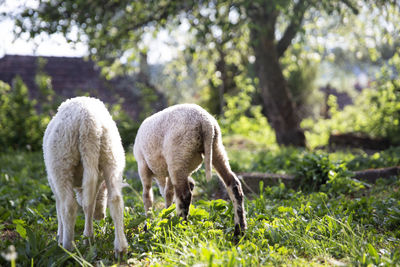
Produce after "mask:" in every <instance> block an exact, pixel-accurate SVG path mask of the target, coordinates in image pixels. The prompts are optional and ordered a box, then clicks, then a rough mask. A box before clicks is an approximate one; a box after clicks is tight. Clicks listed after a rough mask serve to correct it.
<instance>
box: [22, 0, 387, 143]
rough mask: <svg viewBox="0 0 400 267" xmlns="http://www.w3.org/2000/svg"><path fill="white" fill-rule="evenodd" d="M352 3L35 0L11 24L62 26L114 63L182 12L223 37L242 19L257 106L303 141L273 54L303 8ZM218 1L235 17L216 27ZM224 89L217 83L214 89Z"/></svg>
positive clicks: (288, 38) (283, 139)
mask: <svg viewBox="0 0 400 267" xmlns="http://www.w3.org/2000/svg"><path fill="white" fill-rule="evenodd" d="M383 2H385V1H383ZM356 3H357V1H355V0H333V1H329V0H323V1H317V0H297V1H289V0H269V1H267V0H255V1H250V0H230V1H228V0H205V1H177V0H152V1H145V0H140V1H130V0H120V1H105V0H98V1H86V0H63V1H61V0H54V1H40V4H39V6H38V7H37V8H27V9H26V10H25V11H23V12H22V13H20V14H18V15H17V16H16V25H17V32H20V33H23V32H29V33H30V36H31V37H33V36H36V35H38V34H41V33H42V32H47V33H50V34H52V33H56V32H61V33H63V34H64V36H65V37H66V38H67V39H68V40H70V41H73V42H76V41H82V40H83V41H85V42H86V43H87V44H88V46H89V47H90V52H91V54H92V57H93V58H94V59H95V60H105V61H113V60H118V58H120V57H121V56H122V55H124V56H125V57H129V55H133V56H134V55H135V51H137V44H138V43H139V42H140V39H141V38H142V36H143V35H144V33H146V32H149V31H150V30H151V29H152V28H153V29H160V28H162V27H166V26H167V24H168V23H170V22H175V23H176V22H177V23H179V22H180V21H181V19H182V18H187V19H189V20H190V21H193V24H192V27H196V24H199V23H202V24H203V25H206V26H207V27H206V28H207V29H209V30H210V31H212V30H213V29H219V30H220V31H221V32H222V33H225V36H229V34H230V33H232V32H233V33H234V31H235V30H236V29H237V28H238V26H237V25H243V24H244V25H246V27H247V28H248V29H249V31H250V38H249V40H248V42H249V47H251V48H252V53H253V54H254V56H255V62H254V64H255V70H256V77H257V78H258V87H259V89H260V92H261V95H262V100H263V112H264V114H265V115H266V116H267V118H268V120H269V122H270V124H271V125H272V127H273V128H274V130H275V132H276V137H277V141H278V143H279V144H283V145H295V146H305V137H304V133H303V131H302V130H301V129H300V126H299V123H300V121H299V118H298V116H297V113H296V107H295V106H294V104H293V100H292V97H291V95H290V91H289V89H288V85H287V82H286V80H285V78H284V76H283V73H282V67H281V64H280V58H281V57H282V56H283V54H284V53H285V51H286V50H287V49H288V47H290V46H291V44H292V42H293V40H294V39H295V37H296V36H297V35H298V33H299V32H301V30H302V23H303V19H304V14H305V12H306V11H309V12H313V13H315V15H316V16H317V15H320V14H321V13H323V12H327V13H329V14H330V13H333V12H344V10H346V9H350V10H351V11H352V12H354V13H356V12H357V4H356ZM220 6H225V8H226V9H227V10H228V12H225V13H224V14H225V16H231V14H233V13H236V14H237V21H236V23H233V22H232V21H231V20H230V19H229V18H228V19H225V20H224V21H225V23H224V24H223V25H222V26H223V27H222V28H221V25H216V23H215V21H216V20H215V14H214V12H209V13H208V14H207V10H213V9H217V10H218V7H220ZM168 25H169V24H168ZM279 37H280V38H279ZM224 40H225V39H223V40H222V41H224ZM219 44H221V45H222V44H223V42H221V43H219ZM217 48H218V47H217ZM223 58H224V54H223V50H221V51H220V59H221V60H222V61H220V64H222V65H220V66H219V67H220V68H224V65H223V64H224V61H223ZM221 74H223V73H221ZM222 86H224V84H223V85H222ZM224 90H225V88H224V87H222V88H221V92H223V91H224Z"/></svg>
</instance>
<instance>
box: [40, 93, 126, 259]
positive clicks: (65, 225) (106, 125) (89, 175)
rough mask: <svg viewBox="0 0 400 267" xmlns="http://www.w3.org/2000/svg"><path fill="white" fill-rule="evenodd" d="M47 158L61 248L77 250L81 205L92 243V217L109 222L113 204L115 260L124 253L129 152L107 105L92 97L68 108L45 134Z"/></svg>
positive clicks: (68, 103)
mask: <svg viewBox="0 0 400 267" xmlns="http://www.w3.org/2000/svg"><path fill="white" fill-rule="evenodd" d="M43 155H44V162H45V166H46V171H47V178H48V181H49V184H50V187H51V189H52V191H53V194H54V196H55V199H56V210H57V220H58V231H57V236H58V242H59V243H60V244H61V245H62V246H63V247H64V248H66V249H68V250H71V249H72V241H73V240H74V227H75V219H76V214H77V208H78V204H79V205H80V206H81V207H82V208H83V212H84V214H85V228H84V232H83V234H84V236H86V237H88V238H89V240H90V239H93V217H94V218H95V219H102V218H104V217H105V209H106V205H107V201H108V204H109V208H110V214H111V217H112V219H113V221H114V226H115V240H114V249H115V255H116V256H118V255H120V254H121V253H123V252H125V251H126V250H127V248H128V243H127V240H126V237H125V234H124V224H123V215H124V213H123V212H124V210H123V209H124V203H123V198H122V193H121V191H122V173H123V170H124V168H125V152H124V149H123V147H122V144H121V138H120V135H119V132H118V129H117V127H116V125H115V122H114V121H113V119H112V118H111V116H110V114H109V113H108V111H107V109H106V107H105V106H104V104H103V103H102V102H101V101H100V100H98V99H95V98H91V97H76V98H72V99H69V100H66V101H65V102H63V103H62V104H61V105H60V107H59V108H58V110H57V114H56V115H55V116H54V117H53V118H52V119H51V121H50V123H49V124H48V126H47V128H46V131H45V134H44V138H43ZM74 193H75V194H74ZM74 195H76V198H75V197H74Z"/></svg>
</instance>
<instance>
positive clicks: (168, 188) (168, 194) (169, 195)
mask: <svg viewBox="0 0 400 267" xmlns="http://www.w3.org/2000/svg"><path fill="white" fill-rule="evenodd" d="M164 196H165V208H166V209H167V208H168V207H169V206H171V204H172V201H173V199H174V186H173V185H172V182H171V178H169V177H167V181H166V185H165V189H164Z"/></svg>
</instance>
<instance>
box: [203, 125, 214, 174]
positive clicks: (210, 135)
mask: <svg viewBox="0 0 400 267" xmlns="http://www.w3.org/2000/svg"><path fill="white" fill-rule="evenodd" d="M202 128H203V140H204V142H203V145H204V165H205V168H206V179H207V181H208V182H209V181H211V177H212V171H211V164H212V157H213V154H212V151H213V149H212V148H213V143H214V137H215V134H214V126H213V125H212V123H211V122H210V121H205V122H203V125H202Z"/></svg>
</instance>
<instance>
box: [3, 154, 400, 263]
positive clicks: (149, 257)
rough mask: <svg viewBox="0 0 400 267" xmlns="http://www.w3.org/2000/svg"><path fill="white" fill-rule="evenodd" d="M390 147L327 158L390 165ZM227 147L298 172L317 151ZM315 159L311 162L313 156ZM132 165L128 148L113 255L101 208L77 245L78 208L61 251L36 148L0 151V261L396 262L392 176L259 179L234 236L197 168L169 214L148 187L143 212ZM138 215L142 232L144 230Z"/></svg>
mask: <svg viewBox="0 0 400 267" xmlns="http://www.w3.org/2000/svg"><path fill="white" fill-rule="evenodd" d="M399 151H400V149H398V148H397V149H396V148H393V149H391V150H388V151H383V152H380V153H377V154H372V155H368V154H366V153H364V152H362V151H359V152H345V153H344V152H337V153H332V154H330V155H329V156H328V158H329V160H331V161H332V162H333V161H336V160H338V159H342V160H344V162H345V164H346V167H347V168H348V169H350V170H356V169H363V168H370V167H384V166H391V165H398V160H399V157H398V155H399V153H400V152H399ZM229 154H230V157H231V163H232V166H233V167H234V168H235V170H237V171H270V172H288V173H296V172H298V171H299V166H301V167H302V169H301V170H302V171H303V172H302V173H303V174H304V173H305V174H304V175H307V172H308V171H309V169H307V168H308V167H307V166H308V165H306V163H305V161H304V159H305V158H310V154H312V155H314V154H315V155H317V154H321V155H322V154H323V152H314V153H310V152H306V151H300V150H296V149H286V150H275V151H267V150H258V151H256V152H246V151H243V150H242V151H241V152H240V153H239V152H237V151H234V150H231V151H230V152H229ZM313 159H314V158H313ZM315 159H316V160H317V163H318V162H319V161H318V160H320V158H318V157H315ZM324 160H326V159H324ZM329 162H330V161H329ZM318 164H319V163H318ZM318 164H317V165H318ZM326 166H328V168H333V167H329V166H336V165H332V164H328V165H326ZM341 166H342V165H341ZM135 168H136V165H135V162H134V159H133V157H132V156H131V155H130V153H128V154H127V168H126V172H125V173H126V177H125V178H126V180H127V182H128V183H129V184H130V185H131V186H130V187H128V188H125V189H124V191H123V193H124V200H125V206H126V207H125V216H124V223H125V233H126V235H127V239H128V243H129V251H128V253H127V255H125V256H124V258H123V259H121V261H120V262H118V261H117V260H115V258H114V254H113V240H114V230H113V222H112V220H111V218H110V216H107V218H106V219H104V220H101V221H97V222H96V223H95V226H94V227H95V242H94V244H91V245H87V246H85V245H84V244H83V239H84V238H83V236H82V233H83V226H84V217H83V216H82V214H80V215H79V216H78V218H77V223H76V227H75V231H76V236H75V244H76V247H75V249H74V250H73V251H72V252H68V251H65V250H64V249H63V248H62V247H59V246H58V245H57V242H56V232H57V219H56V210H55V203H54V198H53V194H52V192H51V190H50V188H49V186H48V184H47V179H46V174H45V170H44V165H43V159H42V155H41V153H39V152H12V153H3V154H0V240H1V242H0V252H1V253H2V256H1V257H0V265H1V266H8V265H10V264H11V263H10V261H11V262H13V263H14V264H16V265H17V266H60V265H66V266H80V265H81V266H103V265H104V266H109V265H113V264H118V263H119V264H121V265H132V266H137V265H139V266H140V265H144V266H149V265H152V266H186V265H196V266H265V265H266V266H270V265H301V266H312V265H314V266H320V265H339V266H340V265H358V266H368V265H387V266H393V265H400V228H399V226H398V225H400V191H399V189H400V181H399V179H398V177H393V178H392V179H387V180H379V181H378V183H377V184H376V185H374V186H372V187H362V186H355V187H354V188H353V190H350V191H346V192H347V193H343V191H342V190H337V186H336V187H335V186H334V185H332V186H330V187H321V189H320V190H308V191H307V190H303V191H295V190H293V189H289V188H286V187H285V186H284V185H283V184H280V185H279V186H274V187H265V188H264V187H263V186H262V185H260V186H261V189H262V190H261V193H260V194H259V195H257V196H252V197H251V198H246V199H245V207H246V211H247V216H248V218H247V221H248V230H247V232H246V233H245V235H244V236H243V237H241V238H240V239H239V240H237V239H235V238H234V237H233V231H234V228H233V227H234V222H233V211H232V205H231V203H230V202H227V201H224V200H221V199H218V200H210V196H209V195H210V193H211V192H212V188H213V187H214V186H215V183H212V184H211V185H210V184H207V183H206V182H205V178H204V172H203V171H202V170H200V172H198V173H197V174H196V175H195V177H194V178H195V180H196V181H197V185H196V186H197V188H196V191H195V201H194V205H192V206H191V209H190V216H189V220H188V221H186V222H185V221H182V220H181V219H180V218H178V217H176V216H174V214H175V212H174V206H172V207H171V208H169V209H167V210H165V209H162V207H163V199H162V198H161V197H159V194H158V192H157V191H158V190H157V189H156V188H155V191H156V192H155V195H156V199H155V209H154V211H153V217H152V218H151V219H147V218H146V217H145V216H144V210H143V204H142V199H141V185H140V181H139V180H138V179H135V178H134V177H135V176H136V175H135ZM309 168H316V167H315V166H314V167H312V166H311V165H310V167H309ZM311 171H312V173H316V172H315V170H311ZM311 171H310V172H311ZM345 174H346V173H345V172H344V173H343V175H345ZM346 178H348V179H349V177H346ZM330 182H331V183H334V181H333V182H332V180H330ZM350 186H353V185H352V184H351V185H350ZM210 188H211V189H210ZM145 223H147V225H148V231H147V232H145V231H144V230H143V228H144V225H145ZM12 247H14V248H15V251H16V253H17V256H16V258H15V257H13V256H15V253H13V252H12V251H11V250H12ZM12 258H15V260H12Z"/></svg>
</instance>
